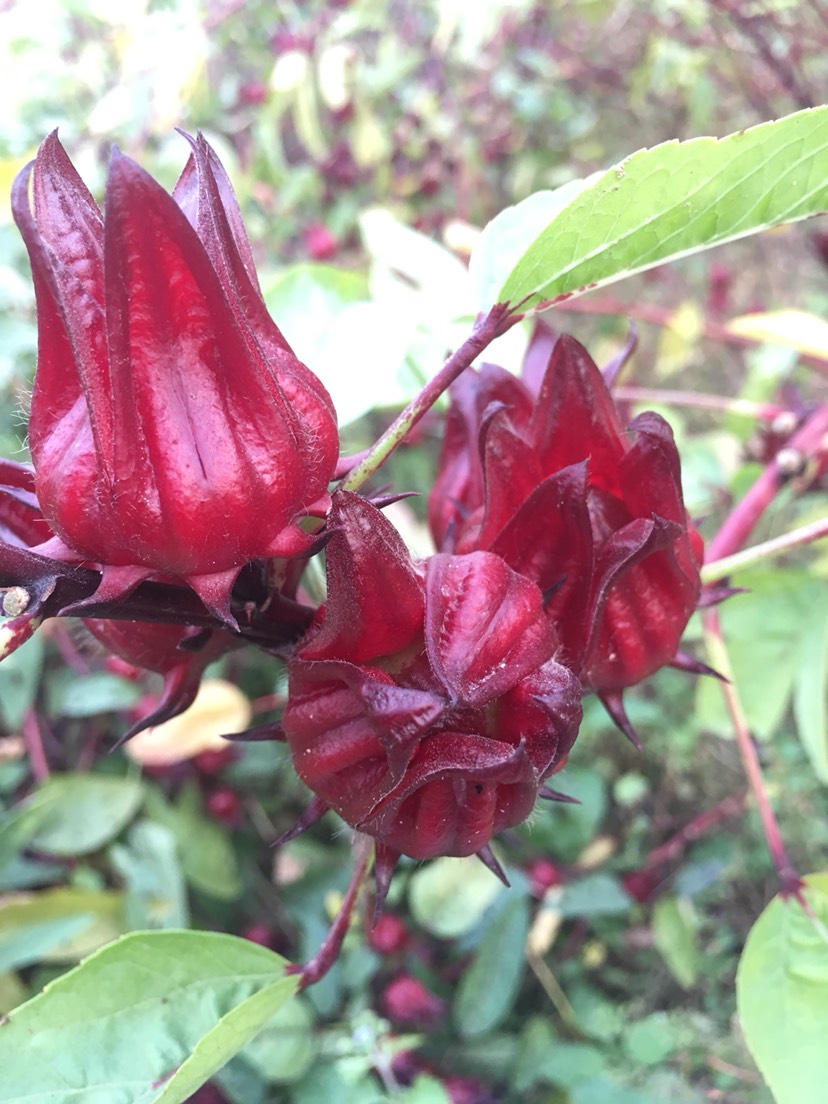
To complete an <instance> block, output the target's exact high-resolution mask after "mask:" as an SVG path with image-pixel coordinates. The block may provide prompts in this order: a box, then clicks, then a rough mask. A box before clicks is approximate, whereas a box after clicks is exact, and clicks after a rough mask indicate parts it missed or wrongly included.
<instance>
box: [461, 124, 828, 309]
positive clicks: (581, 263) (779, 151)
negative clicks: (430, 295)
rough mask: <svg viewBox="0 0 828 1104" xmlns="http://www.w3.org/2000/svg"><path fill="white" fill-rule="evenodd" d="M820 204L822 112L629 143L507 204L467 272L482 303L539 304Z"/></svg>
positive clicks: (824, 145) (827, 142) (827, 149)
mask: <svg viewBox="0 0 828 1104" xmlns="http://www.w3.org/2000/svg"><path fill="white" fill-rule="evenodd" d="M826 208H828V107H817V108H812V109H809V110H806V111H799V112H797V113H796V114H794V115H788V116H786V117H785V118H783V119H777V120H775V121H773V122H768V123H762V124H760V125H759V126H755V127H752V128H751V129H750V130H743V131H739V132H737V133H736V134H730V135H728V136H727V137H726V138H721V139H716V138H693V139H691V140H690V141H688V142H676V141H671V142H665V143H663V144H662V145H660V146H655V147H654V148H653V149H644V150H639V151H638V152H637V153H634V154H632V155H631V156H630V157H627V158H625V159H624V160H623V161H620V162H619V163H618V164H617V165H615V166H613V167H612V168H610V169H608V170H607V171H606V172H604V173H596V174H594V175H593V176H591V177H589V178H587V179H586V180H584V181H573V182H570V183H569V184H566V185H564V188H563V189H558V191H557V192H553V193H541V194H540V195H534V196H530V197H529V198H528V199H527V200H524V201H523V203H519V204H518V205H517V206H516V207H509V208H507V209H506V210H505V211H503V212H502V213H501V214H499V215H498V216H497V218H495V219H494V220H493V221H492V222H491V223H489V225H488V226H487V227H486V229H485V230H484V231H483V235H482V237H481V239H480V242H479V244H478V247H477V249H476V250H475V253H474V255H473V257H472V263H471V271H472V277H473V279H474V282H475V286H476V289H477V292H478V302H479V306H480V307H481V309H488V308H489V307H491V306H492V305H493V304H494V303H497V302H509V303H512V304H518V303H521V304H523V306H524V308H525V307H526V306H528V307H529V308H530V309H531V308H535V309H539V308H541V307H542V305H543V304H544V303H548V302H549V301H550V300H555V299H557V298H560V297H564V296H565V297H567V298H569V297H570V296H572V295H575V294H578V293H579V292H582V291H586V290H588V289H591V288H595V287H602V286H604V285H606V284H609V283H612V282H614V281H615V280H619V279H621V278H622V277H625V276H629V275H631V274H632V273H634V272H641V271H644V270H645V269H648V268H652V267H654V266H655V265H659V264H663V263H664V262H665V261H668V260H673V259H675V258H677V257H683V256H687V255H688V254H691V253H696V252H699V251H700V250H702V249H707V248H709V247H710V246H712V245H719V244H721V243H722V242H726V241H732V240H734V239H735V238H741V237H745V236H746V235H748V234H753V233H756V232H757V231H758V230H763V229H765V228H766V227H768V226H773V225H775V224H777V223H780V222H792V221H794V220H796V219H802V218H807V217H808V216H809V215H813V214H817V213H818V212H820V211H824V210H825V209H826Z"/></svg>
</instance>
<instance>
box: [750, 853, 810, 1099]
mask: <svg viewBox="0 0 828 1104" xmlns="http://www.w3.org/2000/svg"><path fill="white" fill-rule="evenodd" d="M804 896H805V899H806V901H807V903H808V905H809V907H810V909H811V911H812V912H813V914H814V918H815V919H812V918H811V917H809V916H807V915H806V913H805V912H804V910H803V909H802V906H801V905H800V904H799V903H798V902H797V901H796V900H795V899H794V898H792V897H788V898H784V897H782V896H781V895H780V896H779V897H775V898H774V899H773V900H772V901H771V903H770V904H769V905H768V907H767V908H766V909H765V911H764V912H763V913H762V915H761V916H760V917H759V919H758V920H757V921H756V923H755V924H754V925H753V928H752V929H751V931H750V934H749V935H748V938H747V942H746V944H745V949H744V951H743V952H742V957H741V960H740V962H739V969H738V973H737V975H736V1000H737V1007H738V1011H739V1018H740V1020H741V1024H742V1030H743V1032H744V1035H745V1039H746V1041H747V1044H748V1046H749V1048H750V1051H751V1053H752V1055H753V1057H754V1059H755V1060H756V1064H757V1066H758V1067H759V1069H760V1071H761V1073H762V1076H763V1077H764V1078H765V1080H766V1081H767V1083H768V1085H769V1086H770V1088H771V1090H772V1091H773V1094H774V1096H775V1097H776V1100H777V1102H778V1104H824V1101H825V1086H826V1083H828V1047H826V1045H825V1025H826V1023H828V874H811V875H809V876H808V877H807V878H805V890H804Z"/></svg>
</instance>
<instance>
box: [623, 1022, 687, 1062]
mask: <svg viewBox="0 0 828 1104" xmlns="http://www.w3.org/2000/svg"><path fill="white" fill-rule="evenodd" d="M623 1043H624V1050H625V1051H626V1052H627V1054H628V1055H629V1056H630V1058H631V1059H632V1061H633V1062H636V1063H637V1064H638V1065H640V1066H655V1065H657V1064H658V1063H659V1062H663V1061H664V1059H665V1058H667V1057H668V1055H670V1054H672V1053H673V1051H674V1050H675V1049H676V1039H675V1032H674V1030H673V1026H672V1024H671V1023H670V1021H669V1020H668V1018H667V1016H666V1015H665V1014H664V1013H663V1012H654V1013H653V1015H652V1016H647V1017H646V1018H645V1019H643V1020H638V1022H637V1023H633V1024H630V1025H629V1027H628V1028H627V1030H626V1031H625V1032H624V1036H623Z"/></svg>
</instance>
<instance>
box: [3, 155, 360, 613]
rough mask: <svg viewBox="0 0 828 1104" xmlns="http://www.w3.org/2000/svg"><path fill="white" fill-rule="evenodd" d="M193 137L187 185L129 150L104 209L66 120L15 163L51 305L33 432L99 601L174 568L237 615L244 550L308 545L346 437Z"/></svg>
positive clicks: (210, 159) (39, 289)
mask: <svg viewBox="0 0 828 1104" xmlns="http://www.w3.org/2000/svg"><path fill="white" fill-rule="evenodd" d="M190 144H191V146H192V154H191V156H190V160H189V162H188V163H187V166H186V167H185V169H184V172H183V174H182V176H181V178H180V180H179V182H178V184H177V185H176V187H175V190H174V192H173V194H172V196H170V195H168V194H167V193H166V192H165V191H164V190H163V188H161V187H160V185H158V184H157V183H156V182H155V181H154V180H153V179H152V178H151V177H150V176H148V175H147V173H145V172H144V171H143V169H141V168H139V166H138V165H136V164H135V163H134V162H133V161H131V160H130V159H129V158H127V157H124V156H122V155H121V154H119V153H117V152H115V153H114V154H113V158H112V162H111V165H110V169H109V176H108V179H107V186H106V203H105V214H103V215H102V214H101V212H100V210H99V209H98V207H97V205H96V203H95V202H94V200H93V198H92V196H91V195H90V194H89V192H88V191H87V189H86V188H85V186H84V184H83V182H82V181H81V179H80V177H79V176H78V174H77V172H76V171H75V169H74V167H73V166H72V164H71V162H70V161H69V158H68V157H67V156H66V153H65V152H64V150H63V147H62V146H61V145H60V143H59V142H58V139H57V137H56V135H55V134H52V135H50V137H48V138H47V139H46V140H45V141H44V142H43V144H42V145H41V147H40V150H39V152H38V155H37V157H36V159H35V161H34V162H33V163H32V164H31V165H29V166H28V167H27V168H26V169H24V170H23V172H22V173H21V174H20V175H19V176H18V178H17V180H16V182H15V186H14V190H13V197H12V206H13V212H14V217H15V220H16V222H17V225H18V227H19V228H20V231H21V233H22V235H23V239H24V241H25V243H26V247H27V249H28V251H29V257H30V260H31V264H32V272H33V275H34V282H35V292H36V296H37V308H38V323H39V324H38V364H37V373H36V376H35V382H34V393H33V397H32V407H31V417H30V421H29V440H30V445H31V451H32V457H33V460H34V467H35V472H36V483H37V494H38V498H39V500H40V508H41V510H42V512H43V515H44V516H45V518H46V520H47V522H48V523H49V525H50V526H51V528H52V530H53V532H54V533H55V534H56V537H55V539H53V540H52V541H50V542H49V543H48V544H47V545H45V546H44V547H43V549H42V551H43V552H44V553H45V554H47V555H51V556H53V557H56V558H58V559H64V560H68V561H70V562H75V563H78V562H82V561H91V562H93V563H95V564H98V565H100V566H101V567H102V569H103V579H102V583H101V586H100V587H99V590H98V592H97V593H96V596H95V597H96V600H100V599H102V598H108V599H112V598H114V597H117V596H120V595H124V594H126V593H128V592H129V591H130V590H131V589H133V588H134V587H135V586H136V585H137V583H138V582H140V581H141V580H143V579H146V578H149V577H155V578H161V579H164V580H167V579H172V580H175V581H186V582H187V583H189V584H190V585H191V586H192V587H193V588H194V589H195V590H196V591H197V593H198V594H199V596H200V597H201V598H202V600H203V601H204V602H205V603H206V604H207V605H208V606H209V607H210V608H211V609H212V610H213V611H214V612H216V613H217V615H218V616H220V617H222V618H223V619H229V618H230V614H229V592H230V588H231V586H232V584H233V581H234V579H235V576H236V575H237V573H238V571H239V569H240V568H241V567H242V565H243V564H245V563H246V562H248V561H249V560H252V559H255V558H257V557H265V556H290V555H294V554H296V553H298V552H301V551H303V550H305V549H307V547H308V546H309V543H310V541H311V538H310V537H309V536H308V534H307V533H305V532H303V531H302V530H301V529H299V528H298V526H297V524H296V523H297V521H298V520H299V519H300V518H301V517H302V516H303V515H305V514H307V513H320V512H324V510H325V508H326V507H327V503H328V497H327V484H328V482H329V480H330V479H331V476H332V473H333V469H334V465H335V463H336V459H337V455H338V444H339V443H338V437H337V430H336V416H335V413H334V410H333V406H332V404H331V400H330V397H329V396H328V394H327V392H326V391H325V389H324V387H323V386H322V384H321V383H320V382H319V380H318V379H316V377H315V376H314V375H313V373H312V372H310V371H309V370H308V369H307V368H306V367H305V366H304V365H302V364H300V362H299V361H298V360H297V359H296V357H295V356H294V355H293V352H292V351H291V349H290V347H289V346H288V344H287V342H286V341H285V339H284V337H283V336H282V334H281V332H280V331H279V329H278V328H277V326H276V325H275V324H274V323H273V321H272V320H271V318H270V317H269V315H268V314H267V311H266V309H265V306H264V301H263V299H262V297H261V293H260V291H259V287H258V282H257V279H256V273H255V269H254V266H253V259H252V253H251V250H250V244H249V242H248V240H247V236H246V234H245V231H244V227H243V225H242V221H241V216H240V213H239V210H238V206H237V204H236V200H235V197H234V195H233V192H232V189H231V186H230V183H229V181H228V179H227V176H226V174H225V172H224V169H223V168H222V166H221V164H220V163H219V161H218V158H217V157H216V155H215V153H214V152H213V151H212V149H211V148H210V147H209V146H208V144H207V143H206V142H205V141H204V139H203V138H201V137H199V138H197V139H195V140H190ZM30 182H31V185H32V202H31V203H30V199H29V194H28V191H29V184H30ZM240 426H243V432H240V431H239V429H240Z"/></svg>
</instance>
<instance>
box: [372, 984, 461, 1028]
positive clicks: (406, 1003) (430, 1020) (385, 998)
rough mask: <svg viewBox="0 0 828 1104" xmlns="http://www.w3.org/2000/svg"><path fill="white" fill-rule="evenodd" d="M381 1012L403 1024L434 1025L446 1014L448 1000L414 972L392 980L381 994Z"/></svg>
mask: <svg viewBox="0 0 828 1104" xmlns="http://www.w3.org/2000/svg"><path fill="white" fill-rule="evenodd" d="M380 1005H381V1008H382V1011H383V1012H384V1013H385V1015H386V1016H387V1017H388V1019H389V1020H391V1021H392V1023H395V1024H401V1025H402V1026H404V1027H421V1028H423V1027H435V1026H436V1025H437V1024H438V1023H440V1021H441V1020H442V1019H443V1017H444V1016H445V1013H446V1002H445V1001H444V1000H441V999H440V997H438V996H437V995H436V994H435V993H432V992H431V990H430V989H426V987H425V985H423V983H422V982H421V981H420V980H419V979H418V978H415V977H413V976H412V975H411V974H400V975H399V976H398V977H395V978H394V980H393V981H390V982H389V983H388V985H387V986H386V987H385V990H384V992H383V993H382V996H381V997H380Z"/></svg>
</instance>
